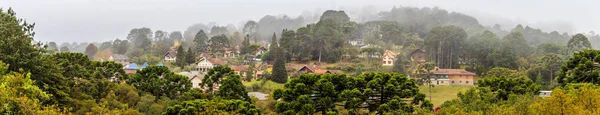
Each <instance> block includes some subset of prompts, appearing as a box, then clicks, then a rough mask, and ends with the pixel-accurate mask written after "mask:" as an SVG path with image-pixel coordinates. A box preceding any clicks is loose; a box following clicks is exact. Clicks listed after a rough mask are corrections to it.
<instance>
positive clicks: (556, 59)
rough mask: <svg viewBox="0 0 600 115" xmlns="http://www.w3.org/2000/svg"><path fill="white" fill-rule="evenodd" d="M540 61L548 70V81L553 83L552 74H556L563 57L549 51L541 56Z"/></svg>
mask: <svg viewBox="0 0 600 115" xmlns="http://www.w3.org/2000/svg"><path fill="white" fill-rule="evenodd" d="M541 61H542V62H541V63H542V65H543V67H544V68H546V69H547V70H549V71H548V72H549V74H550V78H549V79H550V81H549V82H550V83H551V84H552V83H554V82H553V80H554V76H555V75H556V74H555V73H556V72H557V71H558V70H559V69H560V66H561V65H562V64H563V58H561V57H560V55H558V54H554V53H549V54H546V55H544V57H542V58H541Z"/></svg>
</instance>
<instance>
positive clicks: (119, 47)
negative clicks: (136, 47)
mask: <svg viewBox="0 0 600 115" xmlns="http://www.w3.org/2000/svg"><path fill="white" fill-rule="evenodd" d="M128 48H129V41H128V40H119V39H117V40H115V41H114V43H113V46H112V52H113V53H114V54H125V53H127V50H128Z"/></svg>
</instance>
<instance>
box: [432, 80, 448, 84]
mask: <svg viewBox="0 0 600 115" xmlns="http://www.w3.org/2000/svg"><path fill="white" fill-rule="evenodd" d="M431 84H433V85H450V79H437V80H436V79H431Z"/></svg>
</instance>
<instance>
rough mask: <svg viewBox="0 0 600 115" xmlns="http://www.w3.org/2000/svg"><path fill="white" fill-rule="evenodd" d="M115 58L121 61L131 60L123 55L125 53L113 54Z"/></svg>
mask: <svg viewBox="0 0 600 115" xmlns="http://www.w3.org/2000/svg"><path fill="white" fill-rule="evenodd" d="M112 57H113V60H115V61H121V60H129V57H127V56H125V55H123V54H112Z"/></svg>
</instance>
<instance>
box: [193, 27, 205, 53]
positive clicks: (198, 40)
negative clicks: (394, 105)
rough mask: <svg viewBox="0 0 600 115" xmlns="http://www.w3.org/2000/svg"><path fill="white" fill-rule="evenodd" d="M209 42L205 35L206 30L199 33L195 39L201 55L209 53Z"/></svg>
mask: <svg viewBox="0 0 600 115" xmlns="http://www.w3.org/2000/svg"><path fill="white" fill-rule="evenodd" d="M207 41H208V37H207V36H206V33H204V30H200V31H198V33H197V34H196V36H195V37H194V43H196V50H198V52H199V53H203V52H206V51H208V45H207V44H206V43H207Z"/></svg>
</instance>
